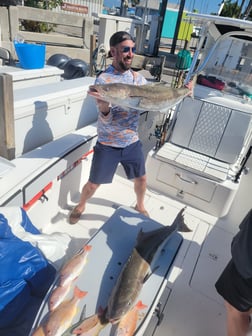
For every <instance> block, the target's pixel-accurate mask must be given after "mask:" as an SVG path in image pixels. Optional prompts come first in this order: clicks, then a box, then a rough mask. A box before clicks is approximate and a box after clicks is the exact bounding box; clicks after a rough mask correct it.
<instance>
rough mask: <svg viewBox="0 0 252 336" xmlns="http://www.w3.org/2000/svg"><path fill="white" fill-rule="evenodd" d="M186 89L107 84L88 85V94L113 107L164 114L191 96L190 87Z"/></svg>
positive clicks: (166, 85) (150, 85)
mask: <svg viewBox="0 0 252 336" xmlns="http://www.w3.org/2000/svg"><path fill="white" fill-rule="evenodd" d="M188 87H189V88H188ZM188 87H181V88H179V89H175V88H171V87H170V85H168V84H160V83H158V84H149V85H148V84H147V85H139V86H137V85H131V84H122V83H109V84H97V85H90V87H89V92H88V93H89V95H91V96H93V97H95V98H97V99H100V100H103V101H106V102H108V103H110V104H113V105H119V106H125V107H127V108H132V109H135V110H141V111H159V112H162V111H164V112H166V111H167V110H168V109H169V108H171V107H172V106H174V105H176V104H178V103H179V102H180V101H181V100H183V99H184V98H185V97H186V96H188V95H192V89H191V88H190V85H188Z"/></svg>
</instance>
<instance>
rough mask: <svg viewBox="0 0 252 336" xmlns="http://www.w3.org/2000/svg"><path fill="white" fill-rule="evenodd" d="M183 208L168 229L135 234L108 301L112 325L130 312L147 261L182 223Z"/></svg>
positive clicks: (144, 277) (147, 267)
mask: <svg viewBox="0 0 252 336" xmlns="http://www.w3.org/2000/svg"><path fill="white" fill-rule="evenodd" d="M183 212H184V208H183V209H182V210H181V211H180V212H179V213H178V215H177V217H176V218H175V220H174V222H173V224H172V225H171V226H164V227H161V228H159V229H157V230H153V231H149V232H143V231H142V230H141V231H140V232H139V234H138V236H137V243H136V245H135V247H134V248H133V250H132V253H131V255H130V256H129V258H128V260H127V262H126V264H125V265H124V267H123V269H122V271H121V273H120V275H119V277H118V279H117V282H116V284H115V286H114V288H113V290H112V293H111V295H110V297H109V300H108V306H107V311H106V319H107V320H108V321H109V322H111V323H112V324H115V323H118V322H119V321H120V320H121V318H122V317H123V316H124V315H125V314H126V313H127V312H128V311H130V310H131V309H132V307H133V306H134V304H135V302H136V300H137V297H138V295H139V294H140V291H141V289H142V286H143V284H144V282H145V281H146V280H147V279H148V277H149V276H150V274H151V269H150V266H151V262H152V261H153V260H154V257H155V254H156V252H157V251H158V249H159V247H160V246H161V245H162V244H163V243H164V242H165V241H166V240H167V239H168V238H169V236H170V235H171V234H172V233H173V232H174V231H177V230H179V229H180V227H181V226H182V225H183V224H184V217H183Z"/></svg>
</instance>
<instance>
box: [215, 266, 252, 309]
mask: <svg viewBox="0 0 252 336" xmlns="http://www.w3.org/2000/svg"><path fill="white" fill-rule="evenodd" d="M215 287H216V290H217V292H218V293H219V294H220V295H221V296H222V297H223V298H224V299H225V300H226V301H227V302H228V303H230V304H231V305H232V306H233V307H235V308H236V309H237V310H239V311H240V312H247V311H249V310H250V309H251V308H252V278H248V279H244V278H243V277H242V276H241V275H240V273H239V272H238V271H237V269H236V267H235V265H234V262H233V260H232V259H231V260H230V262H229V263H228V265H227V266H226V267H225V269H224V271H223V272H222V274H221V275H220V277H219V279H218V280H217V282H216V284H215Z"/></svg>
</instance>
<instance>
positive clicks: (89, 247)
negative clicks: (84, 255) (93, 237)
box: [83, 245, 92, 252]
mask: <svg viewBox="0 0 252 336" xmlns="http://www.w3.org/2000/svg"><path fill="white" fill-rule="evenodd" d="M83 249H84V250H85V251H86V252H88V251H91V250H92V245H85V246H84V247H83Z"/></svg>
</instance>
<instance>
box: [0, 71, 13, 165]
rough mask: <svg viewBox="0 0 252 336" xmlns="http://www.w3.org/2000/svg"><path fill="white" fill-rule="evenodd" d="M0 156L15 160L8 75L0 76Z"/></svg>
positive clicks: (11, 91) (11, 94)
mask: <svg viewBox="0 0 252 336" xmlns="http://www.w3.org/2000/svg"><path fill="white" fill-rule="evenodd" d="M0 156H2V157H4V158H5V159H8V160H12V159H14V158H15V131H14V98H13V83H12V76H11V75H8V74H0Z"/></svg>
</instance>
